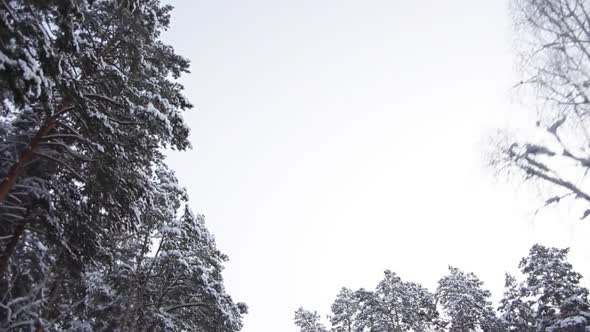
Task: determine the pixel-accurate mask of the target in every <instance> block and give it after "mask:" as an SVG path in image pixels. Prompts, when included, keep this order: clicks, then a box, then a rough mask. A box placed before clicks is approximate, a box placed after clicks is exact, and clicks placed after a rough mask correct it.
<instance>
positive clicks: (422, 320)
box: [0, 0, 590, 332]
mask: <svg viewBox="0 0 590 332" xmlns="http://www.w3.org/2000/svg"><path fill="white" fill-rule="evenodd" d="M166 3H167V2H164V1H160V0H2V1H0V331H35V332H43V331H44V332H50V331H71V332H75V331H178V332H181V331H196V332H231V331H240V330H242V328H243V327H244V319H245V317H246V315H247V314H248V306H247V304H246V303H243V302H239V301H238V300H241V299H237V300H234V298H232V296H231V295H230V294H229V292H228V291H226V286H225V283H224V278H223V276H222V274H223V270H224V265H225V264H226V261H227V260H228V257H227V256H226V255H225V254H224V253H222V252H221V251H220V250H219V249H218V247H217V245H216V242H215V239H214V236H213V235H212V234H211V232H210V231H209V230H208V228H207V226H206V224H205V218H204V216H203V215H202V214H199V213H195V212H193V210H192V209H191V207H190V206H189V197H188V193H187V190H186V189H185V188H184V187H183V184H181V183H180V181H179V180H178V179H177V177H176V175H175V172H174V171H173V170H172V168H171V167H169V166H168V165H167V163H166V156H167V153H168V151H186V150H189V149H190V148H191V144H190V141H189V133H190V128H189V127H188V125H187V123H186V121H185V120H184V118H183V112H185V111H189V110H190V109H191V108H193V105H192V104H191V101H189V100H188V98H187V97H186V96H185V93H186V91H185V90H184V87H183V85H182V84H180V81H179V79H180V78H181V76H182V77H185V76H186V75H189V65H190V62H189V59H187V58H185V57H183V56H182V55H179V54H177V53H176V52H175V50H174V48H173V46H174V45H169V44H167V43H166V42H164V41H163V38H162V35H163V33H165V31H167V30H168V29H169V28H170V26H171V19H172V16H171V13H172V10H173V6H171V5H168V4H166ZM509 11H510V15H511V17H512V19H513V25H514V27H515V29H514V34H515V36H517V38H518V40H519V42H518V43H517V47H516V48H517V50H516V51H517V53H518V57H519V59H520V60H519V64H520V68H519V70H520V71H521V73H522V77H523V78H522V81H520V82H519V83H518V84H516V86H515V87H514V88H515V89H518V90H519V91H522V93H523V94H526V95H527V96H532V97H531V98H528V99H527V102H530V103H531V104H532V105H535V107H537V109H538V112H537V114H538V119H535V123H534V126H535V127H536V128H537V129H538V130H540V132H542V134H539V135H534V136H527V135H526V133H512V132H500V133H499V134H498V135H497V136H496V137H495V143H494V153H492V154H491V155H490V156H489V160H488V166H489V168H490V169H492V170H494V171H495V172H497V173H498V174H499V175H500V176H501V177H503V178H505V179H508V180H509V181H514V182H515V183H520V182H522V181H523V180H524V182H526V183H530V184H531V185H535V186H539V187H540V188H542V193H541V196H542V201H540V202H539V206H540V207H543V208H545V207H547V208H551V207H559V206H564V205H567V207H568V208H570V209H572V210H574V211H575V213H576V215H578V216H579V219H580V221H579V222H588V220H590V208H588V206H589V204H590V189H587V188H589V187H588V183H587V181H586V179H587V178H586V175H587V173H588V170H590V145H589V144H588V141H589V140H590V134H589V132H588V126H589V125H590V118H589V117H588V116H589V115H590V97H589V94H590V90H589V88H590V1H588V0H513V1H511V7H510V10H509ZM499 129H502V128H499ZM310 190H311V189H310ZM474 222H477V221H474ZM499 245H501V244H499ZM270 251H272V249H270ZM568 253H569V249H567V248H554V247H551V246H544V245H541V244H538V245H534V246H533V247H532V248H531V249H530V252H529V253H528V255H527V256H526V257H524V258H523V259H522V260H521V261H520V263H519V264H518V268H519V270H520V275H516V276H512V275H509V274H507V275H506V280H505V292H504V294H503V295H502V296H500V297H499V299H500V300H499V303H494V302H493V301H492V294H491V293H490V291H489V290H487V289H486V287H485V285H484V284H483V282H482V281H481V280H480V279H478V277H477V276H476V275H475V274H474V273H471V272H467V271H463V270H462V269H461V268H460V267H454V266H449V270H448V274H447V275H446V276H443V277H442V278H441V279H440V280H439V282H438V287H437V288H436V289H435V290H428V289H426V288H425V287H423V286H422V285H420V284H419V283H415V282H411V281H404V280H402V279H401V277H400V276H398V275H397V274H396V273H395V272H394V271H390V270H386V271H385V273H384V277H383V280H382V281H380V282H379V283H378V285H377V286H376V287H375V289H372V290H366V289H363V288H361V289H358V290H352V289H349V288H342V289H341V291H340V292H339V293H338V294H337V296H336V298H335V300H334V302H333V304H332V306H331V310H332V312H331V314H329V315H327V316H323V314H318V313H317V312H316V311H310V310H307V309H304V308H299V309H298V310H297V311H296V312H295V314H294V324H295V326H297V328H298V329H299V330H300V331H301V332H326V331H334V332H353V331H354V332H369V331H370V332H401V331H416V332H417V331H449V332H469V331H486V332H500V331H506V332H508V331H522V332H562V331H563V332H583V331H590V302H589V299H588V295H589V291H588V289H587V288H585V287H584V286H583V284H582V283H581V280H582V275H581V274H580V273H578V272H576V270H575V269H574V267H573V266H572V264H571V263H570V262H569V261H568ZM515 263H517V262H515ZM283 286H284V287H289V285H283ZM246 300H247V299H246ZM246 302H247V301H246ZM326 317H327V320H328V321H329V324H330V327H328V326H327V324H326V323H325V322H324V318H326Z"/></svg>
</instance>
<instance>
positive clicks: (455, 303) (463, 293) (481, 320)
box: [436, 266, 502, 332]
mask: <svg viewBox="0 0 590 332" xmlns="http://www.w3.org/2000/svg"><path fill="white" fill-rule="evenodd" d="M482 286H483V282H482V281H480V280H479V278H477V276H476V275H475V274H473V273H466V272H463V271H461V270H459V269H458V268H456V267H452V266H449V275H447V276H445V277H443V278H442V279H440V280H439V282H438V288H437V290H436V299H437V302H438V303H439V304H440V305H441V306H442V308H443V312H444V314H445V316H446V317H448V319H449V324H448V326H449V332H471V331H479V330H484V331H492V330H501V329H502V327H501V323H500V322H499V320H498V319H497V318H496V316H495V313H494V310H493V308H492V306H491V302H490V300H489V298H490V296H491V294H490V292H489V291H488V290H485V289H483V288H482Z"/></svg>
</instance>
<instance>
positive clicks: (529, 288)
mask: <svg viewBox="0 0 590 332" xmlns="http://www.w3.org/2000/svg"><path fill="white" fill-rule="evenodd" d="M568 252H569V249H559V248H552V247H545V246H542V245H539V244H537V245H534V246H533V247H532V248H531V249H530V252H529V254H528V256H526V257H524V258H523V259H522V260H521V261H520V264H519V265H518V267H519V270H520V276H519V277H515V276H512V275H510V274H506V279H505V292H504V295H503V297H502V299H501V300H500V305H499V307H498V308H497V309H496V308H494V306H493V305H492V302H491V300H490V298H491V293H490V291H488V290H486V289H485V288H484V286H483V282H482V281H481V280H479V278H478V277H477V276H476V275H475V274H473V273H470V272H464V271H462V270H460V269H459V268H456V267H452V266H449V271H448V274H447V275H446V276H444V277H442V278H441V279H440V280H439V281H438V287H437V289H436V290H435V292H434V293H431V292H430V291H429V290H428V289H426V288H424V287H423V286H421V285H420V284H418V283H415V282H410V281H403V280H402V279H401V278H400V277H399V276H398V275H397V274H396V273H395V272H392V271H390V270H387V271H385V273H384V278H383V280H381V281H380V282H379V283H378V284H377V287H375V289H374V290H366V289H364V288H361V289H358V290H351V289H349V288H346V287H344V288H342V289H341V290H340V292H339V293H338V295H337V296H336V299H335V300H334V302H333V304H332V306H331V314H330V315H328V316H327V318H328V320H329V323H330V328H327V327H326V326H325V325H324V324H323V323H322V319H321V316H320V315H319V314H318V313H317V312H315V311H309V310H305V309H303V308H299V309H298V310H297V311H295V318H294V321H295V325H296V326H297V327H298V328H299V331H300V332H328V331H330V332H403V331H414V332H420V331H421V332H426V331H436V332H447V331H448V332H475V331H482V332H511V331H518V332H539V331H543V332H545V331H548V332H585V331H588V330H590V304H589V302H588V289H586V288H585V287H583V286H582V285H580V280H581V279H582V275H581V274H579V273H578V272H576V271H575V270H574V269H573V266H572V265H571V264H570V263H569V262H568V260H567V254H568Z"/></svg>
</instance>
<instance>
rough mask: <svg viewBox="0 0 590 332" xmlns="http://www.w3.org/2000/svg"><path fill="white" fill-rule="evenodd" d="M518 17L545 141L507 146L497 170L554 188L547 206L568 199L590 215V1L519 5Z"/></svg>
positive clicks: (527, 85) (537, 0) (529, 88)
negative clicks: (513, 170) (506, 169)
mask: <svg viewBox="0 0 590 332" xmlns="http://www.w3.org/2000/svg"><path fill="white" fill-rule="evenodd" d="M512 5H513V14H514V20H515V26H516V29H517V31H518V36H519V37H522V40H521V41H520V43H519V47H520V51H521V56H522V58H521V60H522V70H523V74H524V76H525V79H524V80H523V81H521V82H520V83H519V84H518V87H519V88H523V89H525V90H524V91H526V92H528V93H532V96H534V101H535V104H536V106H537V107H538V120H537V123H536V125H537V126H538V127H539V128H541V129H543V131H542V132H543V133H542V134H541V135H539V137H534V138H530V139H528V140H523V141H518V140H514V141H512V142H511V143H509V144H507V145H506V146H504V147H502V150H503V153H502V157H500V158H496V159H495V160H494V161H493V164H494V165H495V166H496V167H504V166H511V167H516V168H517V169H519V170H521V171H523V174H524V175H525V176H526V178H527V179H533V180H540V181H542V182H544V183H548V184H550V186H551V187H552V190H551V196H550V197H548V199H547V201H546V202H545V204H546V205H549V204H553V203H559V202H561V201H562V200H563V199H566V198H574V199H575V200H576V201H577V202H583V206H584V208H583V209H584V212H583V213H581V217H582V218H585V217H587V216H588V215H590V209H588V206H589V205H590V187H588V185H589V183H588V182H587V177H586V175H587V173H588V171H590V134H589V132H588V128H589V127H590V90H589V87H590V1H587V0H514V1H513V2H512Z"/></svg>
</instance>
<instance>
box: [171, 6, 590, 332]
mask: <svg viewBox="0 0 590 332" xmlns="http://www.w3.org/2000/svg"><path fill="white" fill-rule="evenodd" d="M171 2H172V3H173V5H174V6H175V7H176V10H175V11H174V13H173V19H172V29H171V31H170V32H169V33H167V34H166V36H165V38H166V40H167V41H168V42H170V43H171V44H173V45H174V47H175V48H176V49H177V51H178V52H179V53H180V54H182V55H184V56H186V57H188V58H190V59H191V61H192V69H191V70H192V74H190V75H188V76H186V77H185V78H184V79H183V82H184V84H185V86H186V89H187V95H188V96H189V97H190V99H191V101H192V102H193V103H194V104H195V106H196V108H195V109H194V110H193V111H191V112H190V113H187V114H186V117H185V118H186V120H187V122H188V124H189V125H190V127H191V129H192V135H191V141H192V142H193V145H194V149H193V150H191V151H189V152H185V153H181V154H177V153H173V154H171V155H170V158H169V161H170V163H171V165H172V167H173V168H174V169H175V170H176V171H177V173H178V176H179V178H180V180H181V181H182V184H183V185H185V186H186V187H187V188H188V190H189V193H190V195H191V204H192V207H193V209H194V210H196V211H198V212H201V213H204V214H206V217H207V224H208V227H209V228H210V229H211V230H212V232H213V233H214V234H215V235H216V239H217V242H218V246H219V247H220V248H221V249H222V250H223V251H224V252H225V253H227V254H228V255H229V256H230V261H229V262H228V263H227V269H226V271H225V279H226V284H227V287H228V289H229V291H230V293H231V294H232V295H233V297H234V299H236V300H239V301H245V302H247V303H248V305H249V306H250V314H249V315H248V316H247V318H246V320H245V324H246V326H245V328H244V330H243V331H244V332H277V331H279V332H292V331H295V327H294V326H293V323H292V317H293V311H294V310H295V309H296V308H297V307H298V306H304V307H307V308H309V309H315V310H318V311H319V312H321V313H322V314H327V313H329V307H330V304H331V302H332V300H333V299H334V298H335V296H336V294H337V292H338V290H339V289H340V287H342V286H347V287H351V288H358V287H366V288H373V287H374V286H375V285H376V284H377V282H378V281H379V280H380V279H381V278H382V275H383V274H382V272H383V270H385V269H391V270H393V271H395V272H397V273H398V274H400V275H401V277H402V278H403V279H405V280H412V281H416V282H420V283H422V284H424V285H425V286H426V287H428V288H430V289H431V290H434V288H435V286H436V281H437V280H438V279H439V278H440V277H441V276H443V275H444V274H445V273H446V268H447V265H448V264H452V265H455V266H458V267H460V268H462V269H464V270H467V271H472V272H475V273H476V274H477V275H478V276H479V277H480V278H481V279H482V280H484V282H485V283H486V286H487V287H488V288H490V289H491V290H492V291H493V292H494V293H495V296H499V295H501V292H502V285H503V282H504V272H505V271H508V270H512V269H514V268H515V267H516V266H517V264H518V261H519V260H520V258H521V257H522V256H524V255H525V254H526V253H527V251H528V249H529V248H530V246H531V245H532V244H533V243H534V242H542V243H544V244H548V245H555V246H571V247H572V256H573V261H574V263H575V264H576V265H575V266H576V267H577V269H578V270H580V271H581V272H583V273H584V274H586V275H590V267H589V266H588V264H587V263H588V261H589V259H590V254H589V253H590V250H589V249H590V245H589V244H588V243H587V242H588V241H584V238H587V235H588V234H589V232H590V227H589V226H588V224H587V223H586V224H583V223H582V222H580V221H579V220H578V219H577V217H578V216H574V215H570V214H569V213H568V211H567V210H565V209H564V210H563V211H551V210H547V212H544V213H543V214H541V215H540V216H537V217H533V216H532V212H533V211H534V210H535V208H536V207H538V206H539V205H540V202H539V201H538V200H535V199H534V197H532V198H531V195H529V193H528V192H527V190H526V188H527V187H528V186H527V185H522V184H518V183H511V184H508V183H498V182H497V181H495V180H494V178H493V176H492V172H491V171H490V170H489V169H486V168H485V167H484V160H483V152H482V150H483V149H484V148H485V147H486V146H485V138H486V137H487V136H489V135H490V134H491V133H492V131H493V129H494V128H497V127H505V126H508V125H509V123H511V122H512V125H513V126H514V124H513V123H514V121H522V119H523V117H522V116H520V115H518V113H517V110H518V109H519V107H517V106H516V105H513V104H511V103H510V98H509V97H510V96H511V91H510V88H511V87H512V86H513V85H514V83H515V82H516V81H517V76H516V75H515V71H514V63H515V54H514V52H513V51H512V50H511V38H512V37H511V29H510V24H511V23H510V16H509V12H508V3H507V2H506V1H499V0H485V1H484V0H448V1H440V0H430V1H426V0H425V1H400V0H387V1H374V0H366V1H360V0H356V1H349V0H331V1H328V0H300V1H279V0H268V1H259V0H249V1H238V0H235V1H226V0H219V1H210V0H207V1H205V0H198V1H197V0H195V1H189V0H177V1H171Z"/></svg>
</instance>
